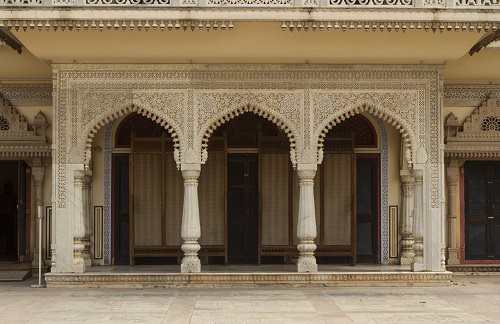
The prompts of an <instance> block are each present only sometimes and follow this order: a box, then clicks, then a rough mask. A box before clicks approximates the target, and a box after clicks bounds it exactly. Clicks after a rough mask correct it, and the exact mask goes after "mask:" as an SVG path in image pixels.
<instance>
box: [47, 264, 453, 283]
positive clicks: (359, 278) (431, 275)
mask: <svg viewBox="0 0 500 324" xmlns="http://www.w3.org/2000/svg"><path fill="white" fill-rule="evenodd" d="M205 268H207V269H205V272H202V273H191V274H182V273H178V266H170V267H169V266H167V267H165V266H157V267H154V266H151V267H144V266H142V267H141V266H138V267H94V268H93V269H92V272H86V273H81V274H76V273H47V274H45V280H46V283H47V287H53V288H56V287H96V288H97V287H115V288H154V287H162V288H181V287H186V288H207V287H214V288H231V287H247V288H252V287H263V286H270V287H274V286H280V287H292V288H293V287H335V286H342V287H373V286H378V287H408V286H419V287H428V286H447V285H450V283H451V280H452V273H451V272H411V271H408V270H406V269H401V268H400V267H398V268H395V267H392V268H391V267H386V266H372V267H363V266H359V267H358V266H356V267H345V266H344V267H340V266H337V267H323V268H325V270H326V271H322V269H321V268H322V267H321V266H320V272H317V273H297V272H292V271H290V269H293V268H294V267H289V266H270V267H265V266H254V267H251V266H233V267H231V266H229V267H224V266H219V267H205ZM332 268H335V270H338V269H342V270H344V271H328V270H330V269H332ZM345 269H349V271H346V270H345ZM155 270H156V271H155ZM174 270H176V271H177V272H174ZM249 270H257V271H251V272H250V271H249ZM202 271H203V270H202Z"/></svg>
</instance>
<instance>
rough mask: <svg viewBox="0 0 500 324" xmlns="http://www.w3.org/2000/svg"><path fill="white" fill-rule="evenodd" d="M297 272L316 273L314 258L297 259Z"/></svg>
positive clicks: (316, 267)
mask: <svg viewBox="0 0 500 324" xmlns="http://www.w3.org/2000/svg"><path fill="white" fill-rule="evenodd" d="M297 272H318V265H317V264H316V258H314V257H299V260H298V261H297Z"/></svg>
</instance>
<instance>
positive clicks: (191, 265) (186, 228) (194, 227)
mask: <svg viewBox="0 0 500 324" xmlns="http://www.w3.org/2000/svg"><path fill="white" fill-rule="evenodd" d="M182 176H183V177H184V206H183V209H182V228H181V237H182V240H183V243H182V251H184V258H183V259H182V264H181V272H182V273H188V272H200V271H201V263H200V259H199V257H198V251H199V250H200V244H198V239H199V238H200V236H201V228H200V212H199V208H198V177H199V176H200V166H199V165H197V166H196V167H195V168H194V170H192V169H191V170H186V169H185V168H184V165H183V170H182Z"/></svg>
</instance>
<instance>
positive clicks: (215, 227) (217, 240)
mask: <svg viewBox="0 0 500 324" xmlns="http://www.w3.org/2000/svg"><path fill="white" fill-rule="evenodd" d="M225 171H226V169H225V153H224V152H214V153H209V154H208V160H207V162H206V163H205V164H204V165H203V166H202V168H201V174H200V179H199V182H198V186H199V187H198V188H199V189H198V192H199V205H200V222H201V237H200V244H202V245H224V229H225V227H224V213H225V201H224V183H225Z"/></svg>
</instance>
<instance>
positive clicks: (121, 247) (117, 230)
mask: <svg viewBox="0 0 500 324" xmlns="http://www.w3.org/2000/svg"><path fill="white" fill-rule="evenodd" d="M128 158H129V157H128V155H116V156H114V165H113V196H114V197H113V198H114V199H113V210H114V231H113V232H114V233H113V234H114V240H113V246H114V262H115V264H129V262H130V256H129V162H128Z"/></svg>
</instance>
